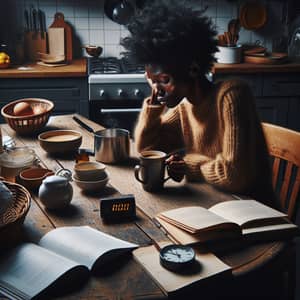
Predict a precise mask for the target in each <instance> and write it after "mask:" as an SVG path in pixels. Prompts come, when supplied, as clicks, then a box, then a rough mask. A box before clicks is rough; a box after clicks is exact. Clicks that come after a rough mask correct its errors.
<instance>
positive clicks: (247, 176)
mask: <svg viewBox="0 0 300 300" xmlns="http://www.w3.org/2000/svg"><path fill="white" fill-rule="evenodd" d="M253 101H254V100H253V96H252V93H251V90H250V89H249V88H248V87H247V85H241V86H234V87H232V88H230V89H228V90H227V91H226V92H225V93H224V94H223V95H222V97H221V98H220V100H219V101H218V111H219V122H220V124H221V126H220V128H222V131H223V137H222V139H221V141H220V143H221V145H222V146H221V149H222V151H221V152H220V153H217V155H216V156H215V157H207V156H204V155H200V154H196V153H192V154H188V155H186V157H185V161H186V163H187V176H188V177H189V178H190V179H191V180H199V179H202V180H203V179H204V180H205V181H207V182H208V183H211V184H213V185H215V186H218V187H220V188H222V189H225V190H228V191H234V192H239V191H243V190H244V189H245V188H246V187H247V186H249V185H250V184H251V183H252V180H253V176H254V166H253V164H254V162H255V159H254V157H253V156H255V151H254V150H253V144H255V142H254V141H253V139H254V138H255V134H254V131H253V125H254V124H255V122H256V119H255V117H256V111H255V108H254V106H251V103H253ZM252 115H253V116H252ZM220 136H222V135H220ZM251 164H252V165H251Z"/></svg>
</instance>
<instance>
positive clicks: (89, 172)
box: [74, 161, 107, 181]
mask: <svg viewBox="0 0 300 300" xmlns="http://www.w3.org/2000/svg"><path fill="white" fill-rule="evenodd" d="M105 168H106V166H105V165H104V164H102V163H100V162H97V161H86V162H79V163H77V164H76V165H75V166H74V172H75V174H76V177H77V178H78V180H83V181H99V180H102V179H105V178H106V177H107V174H106V172H105Z"/></svg>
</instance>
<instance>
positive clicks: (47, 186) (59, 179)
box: [39, 175, 73, 209]
mask: <svg viewBox="0 0 300 300" xmlns="http://www.w3.org/2000/svg"><path fill="white" fill-rule="evenodd" d="M72 197H73V187H72V185H71V184H70V182H69V180H68V179H67V178H66V177H63V176H58V175H53V176H48V177H46V178H45V179H44V180H43V182H42V184H41V186H40V188H39V198H40V200H41V202H42V203H43V204H44V205H45V206H46V207H47V208H50V209H59V208H64V207H66V206H67V205H68V204H69V203H70V202H71V200H72Z"/></svg>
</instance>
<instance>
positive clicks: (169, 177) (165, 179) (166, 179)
mask: <svg viewBox="0 0 300 300" xmlns="http://www.w3.org/2000/svg"><path fill="white" fill-rule="evenodd" d="M168 168H169V167H168V165H167V170H168ZM168 174H169V172H168ZM169 179H171V176H168V177H167V178H164V183H165V182H166V181H168V180H169Z"/></svg>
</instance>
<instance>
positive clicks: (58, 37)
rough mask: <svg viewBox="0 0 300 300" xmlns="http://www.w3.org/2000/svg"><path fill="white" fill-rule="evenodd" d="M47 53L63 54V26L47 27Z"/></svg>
mask: <svg viewBox="0 0 300 300" xmlns="http://www.w3.org/2000/svg"><path fill="white" fill-rule="evenodd" d="M48 43H49V54H51V55H53V56H60V55H65V29H64V28H63V27H58V28H48Z"/></svg>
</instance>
